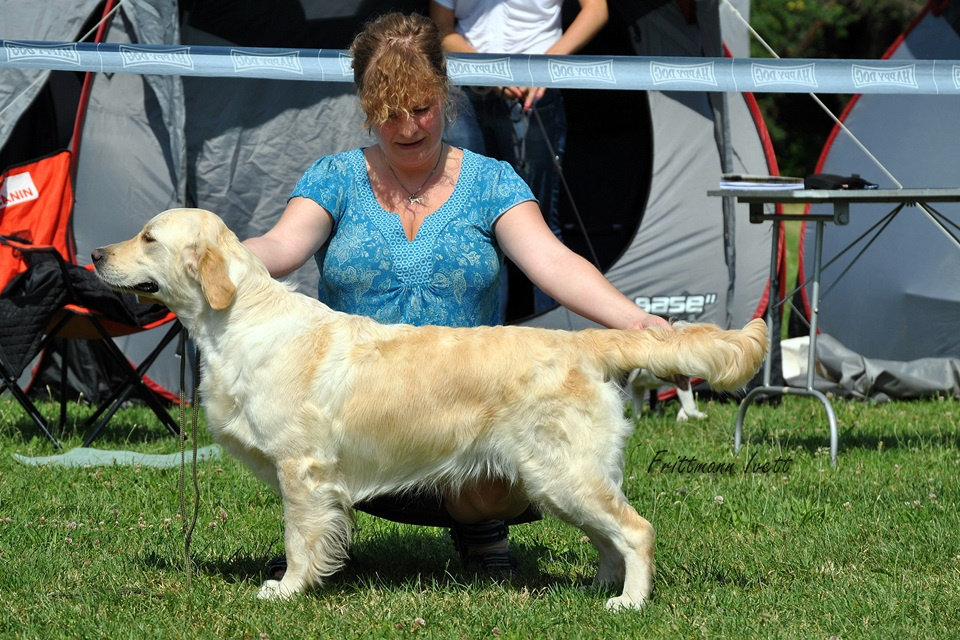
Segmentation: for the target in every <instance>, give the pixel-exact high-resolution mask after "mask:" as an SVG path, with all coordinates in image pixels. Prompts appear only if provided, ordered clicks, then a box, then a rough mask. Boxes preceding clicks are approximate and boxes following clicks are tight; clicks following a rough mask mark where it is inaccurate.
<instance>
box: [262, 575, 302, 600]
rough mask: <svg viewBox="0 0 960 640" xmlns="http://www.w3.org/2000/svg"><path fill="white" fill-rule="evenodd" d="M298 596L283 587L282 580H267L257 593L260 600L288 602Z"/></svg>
mask: <svg viewBox="0 0 960 640" xmlns="http://www.w3.org/2000/svg"><path fill="white" fill-rule="evenodd" d="M294 595H296V594H295V592H292V591H290V590H289V589H287V588H285V587H284V586H283V583H282V582H281V581H280V580H266V581H264V583H263V584H262V585H261V586H260V591H258V592H257V599H258V600H286V599H288V598H290V597H292V596H294Z"/></svg>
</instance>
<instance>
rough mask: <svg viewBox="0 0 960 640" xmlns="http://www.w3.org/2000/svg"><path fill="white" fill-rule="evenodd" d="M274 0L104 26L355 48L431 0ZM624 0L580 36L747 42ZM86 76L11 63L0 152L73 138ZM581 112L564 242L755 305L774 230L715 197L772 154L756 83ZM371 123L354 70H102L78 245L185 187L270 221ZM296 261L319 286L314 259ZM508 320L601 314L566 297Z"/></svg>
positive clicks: (119, 232) (58, 28)
mask: <svg viewBox="0 0 960 640" xmlns="http://www.w3.org/2000/svg"><path fill="white" fill-rule="evenodd" d="M10 3H11V0H0V5H3V4H10ZM266 4H267V3H236V2H225V1H223V0H197V1H195V2H192V3H190V5H191V7H190V11H189V12H187V11H182V10H178V8H177V6H176V5H175V3H170V2H161V1H159V0H141V1H139V2H136V3H132V2H125V3H121V4H120V8H119V10H118V12H117V13H116V15H115V16H114V17H113V19H112V21H111V23H110V28H109V30H108V32H107V34H106V38H105V41H106V42H110V43H163V44H205V45H223V46H227V45H230V44H231V43H236V44H240V45H243V46H249V47H255V46H290V47H297V46H302V47H317V48H319V47H323V48H334V49H342V48H345V47H346V45H347V43H348V42H349V40H350V38H351V37H352V35H353V34H354V33H355V32H356V30H357V29H358V28H359V26H360V24H361V23H362V21H363V20H364V19H365V18H366V17H368V16H369V15H371V14H373V13H376V12H378V11H381V10H383V9H385V8H398V9H401V10H423V9H424V8H425V3H424V2H422V1H421V2H389V1H380V2H374V1H366V2H359V1H353V2H351V1H349V0H340V1H336V0H333V1H332V0H301V1H291V2H285V3H269V7H265V6H262V5H266ZM740 4H743V5H746V4H747V3H740ZM611 5H612V7H613V9H614V15H613V17H612V19H611V21H610V24H609V25H608V26H607V28H606V29H605V30H604V32H602V33H601V34H600V35H599V36H598V37H597V39H596V40H595V41H594V42H593V43H592V44H591V48H590V50H589V51H586V52H584V53H591V52H593V53H597V52H602V53H609V54H620V55H651V56H659V55H669V56H705V55H712V56H720V55H722V52H723V44H722V41H723V38H722V37H721V33H723V35H724V37H726V38H727V39H728V40H729V42H730V43H731V44H730V46H731V47H734V48H737V47H739V48H740V51H741V52H742V51H743V49H745V46H746V38H745V34H744V32H743V31H742V30H739V31H738V30H737V29H735V28H733V27H731V26H727V25H721V17H720V16H721V12H720V10H719V6H718V2H716V1H715V0H707V1H702V2H697V3H695V4H690V3H676V2H673V1H672V0H669V1H661V2H653V3H627V2H624V3H620V4H617V3H615V2H611ZM621 5H622V6H621ZM681 5H683V7H685V8H686V10H683V9H681ZM641 6H642V7H641ZM101 11H102V3H99V2H96V1H94V0H70V1H68V0H49V1H47V2H43V3H17V10H16V11H12V12H11V11H3V14H4V16H5V18H4V21H3V22H2V24H0V38H7V39H9V38H17V39H22V40H46V41H75V40H77V39H79V38H80V37H81V35H82V34H84V33H86V30H87V29H88V28H89V26H90V25H91V24H92V23H93V22H95V21H96V20H97V19H98V18H99V17H100V14H101ZM741 11H742V12H743V13H747V11H746V6H743V7H741ZM77 87H78V81H77V74H74V73H71V72H60V71H58V72H53V73H50V72H42V71H36V70H27V69H23V70H20V69H17V70H13V71H12V72H7V71H5V72H4V74H3V76H2V78H0V159H2V160H3V161H4V163H5V164H6V163H7V162H9V161H10V159H11V157H16V156H17V154H20V155H21V157H20V158H17V159H22V158H24V157H30V156H32V155H39V154H40V153H42V152H43V151H45V150H46V149H37V148H35V146H36V144H37V143H38V142H40V141H43V142H45V143H47V144H49V145H50V148H57V145H58V144H59V145H60V146H63V144H64V142H63V140H62V136H61V140H57V139H56V138H57V137H56V136H50V135H39V132H46V133H49V131H50V129H51V127H54V126H56V124H57V123H60V124H61V125H65V126H63V128H64V129H67V128H69V125H70V124H72V118H73V114H72V113H70V109H69V105H75V104H76V100H75V96H76V92H77V90H78V88H77ZM568 110H569V115H570V132H569V137H568V148H567V155H566V161H565V163H564V175H565V177H566V180H567V182H568V185H569V189H570V192H571V195H572V198H571V199H570V200H568V201H567V202H566V203H565V204H564V205H563V207H564V208H562V210H561V214H562V216H564V220H565V221H566V224H565V226H566V228H567V229H568V230H569V242H570V244H571V246H573V247H574V248H575V249H577V250H578V251H581V252H583V253H584V254H585V255H587V254H589V253H590V252H591V251H590V250H591V249H592V251H593V252H594V253H595V254H596V255H597V259H598V261H599V262H600V263H601V267H602V268H603V269H604V271H605V273H606V275H607V277H608V278H609V279H610V280H611V282H613V284H614V285H615V286H617V287H618V288H619V289H620V290H621V291H623V292H624V293H625V294H626V295H628V296H629V297H631V298H633V299H635V300H636V301H637V302H638V304H641V305H644V306H647V307H648V308H649V309H650V310H651V311H653V312H657V313H661V314H663V315H669V316H675V317H679V318H682V319H686V320H703V321H710V322H715V323H717V324H720V325H723V326H731V325H742V324H743V323H745V322H746V321H747V320H748V319H750V318H752V317H755V316H757V315H759V314H762V313H763V311H764V304H765V301H766V295H765V291H766V289H765V287H766V276H767V263H768V258H769V249H768V242H769V235H768V234H769V229H768V228H766V226H765V225H750V224H749V223H748V222H747V215H746V212H745V211H739V210H737V207H736V205H734V204H733V203H732V202H724V201H723V200H722V199H718V198H709V197H708V196H707V195H706V192H707V190H708V189H710V188H713V187H715V186H716V185H717V182H718V180H719V178H720V175H721V174H722V173H724V172H728V171H735V172H746V173H770V172H773V171H775V161H774V160H773V156H772V152H771V151H770V148H769V145H768V144H766V143H765V137H764V132H765V130H764V127H763V124H762V122H761V120H760V118H759V115H758V113H759V112H758V110H757V109H756V106H755V104H754V103H753V101H752V97H751V96H749V95H746V94H739V93H738V94H720V93H706V92H689V91H684V92H660V91H646V92H643V91H605V92H597V91H586V90H577V91H569V92H568ZM361 122H362V118H361V115H360V112H359V109H358V105H357V101H356V99H355V97H354V95H353V91H352V86H351V85H350V84H349V83H343V82H340V83H331V82H307V81H302V80H300V81H297V80H289V81H288V80H265V79H256V78H243V79H238V78H218V77H190V76H184V77H178V76H173V75H167V76H159V75H138V74H132V73H116V74H109V73H100V74H97V75H96V78H95V81H94V83H93V90H92V93H91V98H90V104H89V108H88V110H87V112H86V116H85V120H84V123H83V135H82V143H81V145H80V153H79V167H78V173H77V182H76V206H75V212H74V227H75V231H76V242H77V247H78V255H79V256H81V259H83V258H84V257H85V256H88V255H89V252H90V251H91V250H92V249H93V248H95V247H97V246H101V245H103V244H105V243H109V242H114V241H117V240H120V239H124V238H127V237H130V236H132V235H134V234H135V233H136V232H137V231H138V230H139V229H140V227H141V226H142V225H143V223H144V222H145V221H146V220H147V219H149V218H150V217H152V216H153V215H154V214H155V213H157V212H159V211H162V210H164V209H167V208H171V207H177V206H184V205H187V206H199V207H203V208H207V209H211V210H213V211H215V212H217V213H218V214H220V215H221V216H223V217H224V219H225V220H226V221H227V223H228V224H229V226H230V227H231V228H232V229H233V230H234V231H236V232H237V234H238V235H239V236H240V237H241V238H243V237H249V236H251V235H255V234H259V233H261V232H263V231H265V230H266V229H268V228H269V227H270V226H271V225H272V224H273V222H274V221H275V220H276V219H277V216H278V215H279V213H280V211H281V210H282V207H283V204H284V202H285V200H286V197H287V195H288V194H289V192H290V190H291V188H292V186H293V184H294V183H295V182H296V180H297V178H298V177H299V176H300V175H301V173H302V172H303V170H304V169H305V168H306V167H307V166H308V165H309V164H310V163H311V162H312V161H313V160H314V159H315V158H316V157H318V156H320V155H323V154H328V153H333V152H337V151H341V150H345V149H350V148H354V147H357V146H360V145H364V144H369V142H370V138H369V137H368V135H367V134H366V133H365V132H364V131H363V129H362V127H361ZM571 203H575V205H576V212H574V211H573V205H572V204H571ZM575 213H577V214H579V218H580V219H581V220H582V224H580V222H579V221H578V220H577V215H575ZM293 277H294V278H295V280H296V282H297V284H298V286H299V287H300V288H301V290H303V291H304V292H305V293H308V294H311V295H315V292H316V282H317V277H318V276H317V273H316V268H315V267H314V266H313V265H312V264H308V265H307V266H306V267H304V268H303V269H301V270H300V271H299V272H297V273H296V274H295V275H294V276H293ZM512 321H514V322H523V323H528V324H535V325H540V326H549V327H559V328H579V327H584V326H587V325H589V323H588V322H587V321H586V320H585V319H583V318H580V317H579V316H576V315H574V314H572V313H569V312H567V311H566V310H564V309H555V310H553V311H549V312H547V313H545V314H543V315H540V316H537V317H526V316H522V317H514V318H512ZM154 342H155V340H151V339H150V338H149V337H147V338H141V337H131V338H129V339H127V340H126V341H125V342H122V343H121V346H122V347H123V349H124V350H125V351H126V352H127V353H128V354H129V355H130V357H131V359H133V360H137V359H139V358H140V357H141V356H142V354H143V353H144V352H146V351H147V350H148V349H149V348H150V345H152V344H153V343H154ZM178 375H179V374H178V360H177V359H176V357H175V356H174V354H173V349H172V347H171V349H170V351H169V352H168V353H166V354H165V355H164V356H162V357H161V358H160V359H159V360H158V361H157V363H156V364H155V365H154V367H153V368H152V369H151V377H153V379H154V380H156V381H157V382H158V383H159V384H160V385H162V386H163V387H165V388H167V389H176V388H177V387H178V386H179V382H178V380H179V377H178Z"/></svg>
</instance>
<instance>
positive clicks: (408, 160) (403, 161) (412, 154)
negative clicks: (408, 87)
mask: <svg viewBox="0 0 960 640" xmlns="http://www.w3.org/2000/svg"><path fill="white" fill-rule="evenodd" d="M410 111H411V114H410V115H406V114H403V113H400V112H397V113H395V114H392V115H391V116H390V117H389V118H388V119H387V121H386V122H384V123H383V124H379V125H374V126H373V132H374V135H375V136H376V138H377V141H378V142H379V144H380V147H381V148H382V149H383V152H384V153H385V154H386V155H387V157H388V158H389V159H390V162H391V164H393V165H394V166H397V167H409V168H415V167H417V166H419V165H421V164H424V163H427V162H430V161H431V160H432V159H435V154H436V150H437V148H438V147H439V145H440V144H442V137H443V106H442V105H441V103H440V100H439V99H434V100H429V101H424V102H423V103H421V104H415V105H414V107H413V108H412V109H411V110H410Z"/></svg>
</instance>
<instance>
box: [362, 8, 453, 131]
mask: <svg viewBox="0 0 960 640" xmlns="http://www.w3.org/2000/svg"><path fill="white" fill-rule="evenodd" d="M350 53H351V55H352V56H353V78H354V84H355V85H356V88H357V95H359V96H360V106H361V107H362V108H363V112H364V113H365V114H366V117H367V118H366V122H365V123H364V126H366V127H371V126H374V125H380V124H383V123H384V122H386V121H387V120H389V119H390V117H391V116H395V115H398V114H401V115H412V113H413V110H414V109H417V108H419V107H422V106H424V104H425V103H432V102H433V101H434V100H437V99H439V100H440V102H441V104H442V105H443V107H444V110H446V107H447V103H448V101H449V98H448V91H449V88H450V81H449V79H448V78H447V62H446V57H445V56H444V52H443V47H442V45H441V38H440V30H439V29H438V28H437V25H436V24H434V22H433V21H432V20H430V19H429V18H427V17H425V16H422V15H420V14H416V13H413V14H409V15H406V14H402V13H397V12H391V13H387V14H384V15H382V16H379V17H377V18H374V19H373V20H371V21H370V22H368V23H367V24H366V25H365V26H364V29H363V31H361V32H360V34H358V35H357V37H356V38H354V40H353V44H351V45H350Z"/></svg>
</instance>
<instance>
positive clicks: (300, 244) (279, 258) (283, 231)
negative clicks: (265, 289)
mask: <svg viewBox="0 0 960 640" xmlns="http://www.w3.org/2000/svg"><path fill="white" fill-rule="evenodd" d="M332 229H333V218H332V217H331V216H330V214H329V213H328V212H327V210H326V209H324V208H323V207H321V206H320V205H319V204H317V203H316V202H314V201H313V200H310V199H309V198H301V197H294V198H290V201H289V202H288V203H287V207H286V209H284V210H283V214H282V215H281V216H280V219H279V220H278V221H277V224H275V225H274V226H273V228H272V229H270V230H269V231H267V232H266V233H265V234H263V235H262V236H257V237H255V238H248V239H247V240H244V241H243V244H245V245H246V246H247V247H248V248H249V249H250V250H251V251H253V252H254V253H255V254H256V255H257V257H258V258H260V259H261V260H263V262H264V264H266V265H267V269H269V271H270V275H271V276H273V277H274V278H280V277H282V276H285V275H287V274H288V273H290V272H292V271H295V270H296V269H299V268H300V267H302V266H303V264H304V263H305V262H306V261H307V260H309V259H310V257H311V256H312V255H313V254H314V253H316V252H317V250H318V249H319V248H320V247H321V246H322V245H323V243H324V242H326V241H327V238H329V237H330V231H331V230H332Z"/></svg>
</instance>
